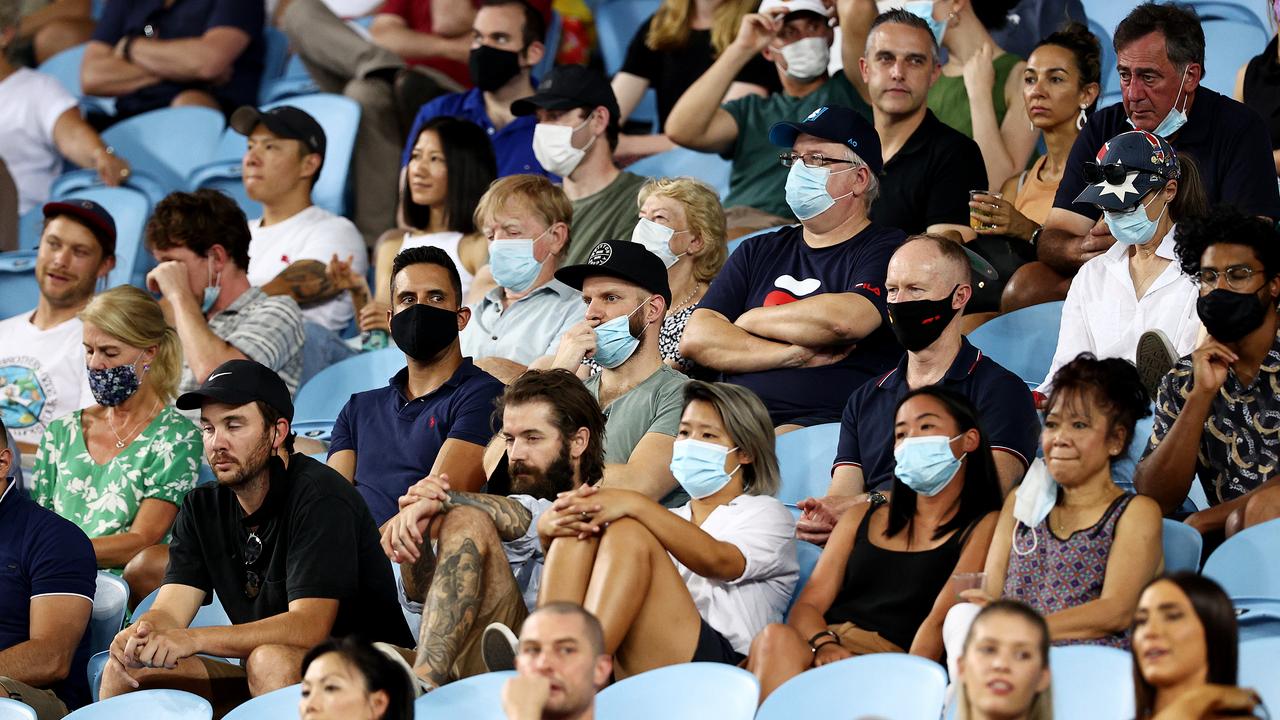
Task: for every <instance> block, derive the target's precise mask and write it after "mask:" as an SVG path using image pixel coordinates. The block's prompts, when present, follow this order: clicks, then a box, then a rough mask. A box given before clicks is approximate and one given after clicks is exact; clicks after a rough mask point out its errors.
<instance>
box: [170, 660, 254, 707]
mask: <svg viewBox="0 0 1280 720" xmlns="http://www.w3.org/2000/svg"><path fill="white" fill-rule="evenodd" d="M195 659H196V660H199V661H200V664H201V665H203V666H204V671H205V673H206V674H207V675H208V676H209V696H208V697H206V698H205V699H206V700H208V701H209V704H211V705H213V715H214V717H222V716H223V715H225V714H226V713H228V712H230V711H231V710H232V709H233V708H235V707H237V706H239V705H240V704H241V703H245V702H248V700H249V697H250V696H249V676H248V675H247V674H246V673H245V671H244V668H243V667H241V666H239V665H236V664H235V663H232V662H228V661H226V660H218V659H215V658H211V657H205V656H204V655H196V656H195ZM161 687H163V686H161ZM179 689H181V688H179Z"/></svg>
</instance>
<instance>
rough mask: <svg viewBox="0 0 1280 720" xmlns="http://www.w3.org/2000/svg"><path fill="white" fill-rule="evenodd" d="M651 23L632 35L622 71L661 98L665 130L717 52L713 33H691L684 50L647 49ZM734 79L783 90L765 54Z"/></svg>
mask: <svg viewBox="0 0 1280 720" xmlns="http://www.w3.org/2000/svg"><path fill="white" fill-rule="evenodd" d="M652 22H653V17H652V16H650V17H649V19H648V20H646V21H645V23H644V25H642V26H641V27H640V29H639V30H637V31H636V34H635V35H632V36H631V44H630V45H628V46H627V58H626V60H624V61H623V63H622V68H621V69H620V70H619V72H624V73H630V74H632V75H636V76H639V77H642V78H644V79H645V80H648V81H649V86H650V87H652V88H653V91H654V93H656V94H657V96H658V130H662V128H663V126H664V125H666V123H667V115H670V114H671V108H673V107H675V105H676V101H677V100H679V99H680V96H681V95H683V94H684V91H685V90H688V89H689V86H690V85H692V84H693V82H694V81H695V80H697V79H698V78H699V77H702V73H704V72H706V71H707V69H708V68H710V67H711V64H712V63H713V62H715V59H716V58H715V50H714V49H713V48H712V47H711V31H710V30H690V31H689V41H688V42H686V43H685V45H684V47H680V48H673V49H670V50H660V51H659V50H650V49H649V48H648V47H645V44H644V41H645V38H647V37H648V36H649V25H650V24H651V23H652ZM734 79H735V80H738V81H739V82H746V83H753V84H755V85H759V86H761V87H763V88H765V89H767V90H768V91H769V92H778V91H780V90H781V89H782V81H781V80H779V79H778V71H777V70H776V69H774V66H773V65H772V64H770V63H769V62H768V61H766V60H765V59H764V56H762V55H757V56H755V57H754V58H751V62H749V63H747V66H746V67H744V68H743V69H742V72H740V73H738V76H737V77H736V78H734Z"/></svg>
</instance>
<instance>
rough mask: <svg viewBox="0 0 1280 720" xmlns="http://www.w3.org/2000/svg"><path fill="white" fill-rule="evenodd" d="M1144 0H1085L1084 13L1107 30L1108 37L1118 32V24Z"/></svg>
mask: <svg viewBox="0 0 1280 720" xmlns="http://www.w3.org/2000/svg"><path fill="white" fill-rule="evenodd" d="M1142 1H1143V0H1083V5H1084V14H1085V16H1086V17H1088V18H1089V20H1091V21H1093V22H1096V23H1098V24H1099V25H1101V26H1102V27H1103V29H1105V30H1106V31H1107V35H1108V37H1112V36H1114V35H1115V34H1116V25H1117V24H1119V22H1120V21H1121V20H1123V19H1124V18H1125V16H1126V15H1128V14H1129V13H1130V12H1132V11H1133V9H1134V8H1136V7H1138V5H1139V4H1140V3H1141V2H1142Z"/></svg>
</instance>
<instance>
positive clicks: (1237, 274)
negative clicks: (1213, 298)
mask: <svg viewBox="0 0 1280 720" xmlns="http://www.w3.org/2000/svg"><path fill="white" fill-rule="evenodd" d="M1259 272H1261V271H1260V270H1256V269H1254V268H1251V267H1249V266H1248V265H1232V266H1231V267H1229V268H1227V269H1226V270H1222V271H1218V270H1214V269H1213V268H1205V269H1203V270H1201V271H1200V272H1198V273H1196V276H1195V281H1196V284H1197V285H1199V286H1200V287H1201V288H1209V289H1213V288H1215V287H1217V285H1218V278H1219V277H1224V278H1226V280H1227V287H1229V288H1231V289H1232V290H1243V289H1244V287H1245V286H1246V285H1248V284H1249V280H1250V279H1252V278H1253V276H1254V275H1255V274H1256V273H1259Z"/></svg>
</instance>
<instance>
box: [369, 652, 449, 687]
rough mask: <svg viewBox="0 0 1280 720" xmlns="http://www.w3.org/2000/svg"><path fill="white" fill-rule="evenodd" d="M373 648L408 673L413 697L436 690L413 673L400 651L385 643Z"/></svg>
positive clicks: (411, 667)
mask: <svg viewBox="0 0 1280 720" xmlns="http://www.w3.org/2000/svg"><path fill="white" fill-rule="evenodd" d="M373 648H374V649H375V650H377V651H378V652H380V653H382V654H383V655H386V656H387V657H389V658H391V661H392V662H394V663H395V664H397V665H399V666H400V667H401V668H403V669H404V671H405V672H406V673H408V675H409V679H410V680H411V681H412V683H411V684H412V685H413V696H414V697H415V698H419V697H422V696H423V695H426V694H427V693H429V692H431V691H432V690H435V689H436V688H435V686H434V685H432V684H431V683H430V682H427V681H426V680H424V679H422V678H421V677H419V676H418V673H416V672H414V671H413V666H412V665H410V664H409V661H408V660H405V659H404V655H401V654H400V649H399V648H397V647H396V646H395V645H392V644H391V643H385V642H376V643H374V644H373Z"/></svg>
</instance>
